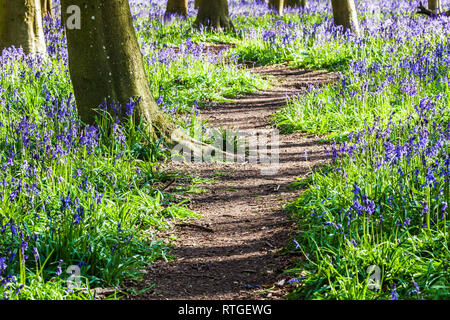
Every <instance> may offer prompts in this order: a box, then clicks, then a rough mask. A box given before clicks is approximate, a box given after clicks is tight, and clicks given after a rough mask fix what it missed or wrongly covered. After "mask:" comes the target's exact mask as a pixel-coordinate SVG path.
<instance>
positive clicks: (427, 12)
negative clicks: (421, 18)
mask: <svg viewBox="0 0 450 320" xmlns="http://www.w3.org/2000/svg"><path fill="white" fill-rule="evenodd" d="M417 9H419V11H417V12H416V13H417V14H424V15H426V16H429V17H434V16H441V15H442V16H446V17H450V10H448V11H443V12H441V13H434V12H433V11H431V10H430V9H427V8H425V7H424V6H423V4H422V1H421V2H420V3H419V6H418V7H417Z"/></svg>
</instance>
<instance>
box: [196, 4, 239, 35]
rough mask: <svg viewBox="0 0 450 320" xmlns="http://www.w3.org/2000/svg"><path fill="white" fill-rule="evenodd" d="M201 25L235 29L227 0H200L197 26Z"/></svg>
mask: <svg viewBox="0 0 450 320" xmlns="http://www.w3.org/2000/svg"><path fill="white" fill-rule="evenodd" d="M200 25H203V26H206V27H209V28H212V29H219V30H221V29H223V30H229V29H233V24H232V23H231V19H230V14H229V12H228V1H227V0H200V1H199V9H198V14H197V20H196V21H195V26H196V27H199V26H200Z"/></svg>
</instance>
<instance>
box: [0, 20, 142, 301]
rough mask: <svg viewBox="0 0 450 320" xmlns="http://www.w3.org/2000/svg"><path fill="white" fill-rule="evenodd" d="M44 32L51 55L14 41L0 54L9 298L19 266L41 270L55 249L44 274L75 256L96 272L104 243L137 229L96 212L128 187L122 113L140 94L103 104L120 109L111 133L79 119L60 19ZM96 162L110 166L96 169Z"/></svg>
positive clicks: (0, 211) (3, 248) (0, 276)
mask: <svg viewBox="0 0 450 320" xmlns="http://www.w3.org/2000/svg"><path fill="white" fill-rule="evenodd" d="M45 35H46V37H47V43H48V52H49V55H50V57H51V59H44V58H42V57H40V56H37V55H35V56H32V55H25V54H24V53H23V50H22V49H21V48H19V49H16V48H14V47H12V48H9V49H5V50H3V52H2V54H1V55H0V148H1V150H2V152H1V154H0V168H1V170H0V292H1V293H2V294H3V295H4V296H3V297H0V298H4V299H9V298H14V297H15V296H17V295H18V294H20V293H21V292H22V290H23V288H24V285H23V283H20V284H18V283H17V275H18V274H19V270H20V269H21V268H22V267H23V266H26V268H27V269H29V270H36V268H38V269H39V268H40V267H41V266H42V263H43V262H44V261H45V260H46V258H47V255H48V254H50V253H51V252H50V251H51V250H52V248H53V249H54V251H53V254H52V255H51V259H50V260H49V261H47V263H46V265H45V269H44V275H43V277H44V278H45V279H49V278H51V277H57V278H58V277H63V276H65V275H64V272H63V270H64V268H65V267H67V265H69V264H80V265H82V266H83V265H86V263H89V264H90V269H89V272H91V273H92V274H96V273H97V274H96V276H97V277H98V275H99V274H98V272H100V270H101V268H102V264H101V263H98V265H96V262H95V261H98V258H99V256H98V255H99V254H100V251H101V250H106V251H110V253H111V254H108V255H106V256H109V257H115V256H117V257H119V256H121V255H122V254H124V253H125V252H127V251H126V250H121V248H122V247H123V246H127V245H128V244H129V243H131V238H132V237H130V236H127V237H121V236H120V234H122V233H127V232H129V231H128V229H126V228H123V229H124V230H123V229H120V230H119V229H118V228H117V224H118V223H119V222H117V221H113V219H112V217H110V218H109V219H106V220H104V221H103V219H101V220H99V221H95V219H96V218H94V217H96V216H97V217H98V213H101V212H102V211H103V210H106V209H105V207H104V206H106V205H108V204H107V203H106V201H105V197H106V196H105V189H106V188H113V189H114V188H116V185H118V184H119V181H120V183H123V184H127V185H126V186H127V188H126V189H125V193H129V192H132V188H131V187H128V183H129V182H128V181H127V180H126V179H121V177H116V176H117V173H118V172H119V173H120V174H123V175H124V176H125V173H124V172H123V171H124V169H125V168H126V167H127V166H130V165H131V164H128V162H127V161H128V159H123V158H122V156H123V154H124V153H125V151H127V146H126V144H125V140H126V137H125V129H124V127H125V123H124V122H122V121H118V119H119V118H121V119H122V118H124V117H126V118H128V119H131V118H132V117H133V115H134V112H135V108H136V104H137V103H138V100H130V101H129V102H128V103H126V104H125V105H124V106H123V107H122V106H120V107H119V106H118V105H117V104H108V105H107V104H103V105H102V106H101V107H100V108H99V112H100V113H101V112H102V111H106V112H108V113H109V114H111V115H114V118H113V119H114V122H113V124H112V128H111V129H112V130H111V132H110V133H111V134H112V135H108V136H106V135H105V130H104V128H103V129H102V127H101V123H100V126H99V125H84V124H82V123H81V122H80V121H79V119H78V115H77V111H76V106H75V99H74V97H73V94H72V92H71V89H70V87H69V86H68V85H67V83H68V80H69V74H68V70H67V52H66V45H65V38H64V35H63V32H62V28H61V25H60V22H59V20H57V19H55V20H52V19H46V20H45ZM56 60H58V63H56ZM13 83H14V86H12V85H11V84H13ZM105 139H106V140H109V141H114V142H115V143H114V146H115V148H114V149H111V148H110V146H109V145H111V144H109V145H107V151H108V153H107V154H106V155H107V156H112V159H109V158H105V148H106V147H105V142H104V141H103V140H105ZM102 144H103V145H102ZM111 150H112V151H113V153H112V154H111V153H110V152H109V151H111ZM103 158H105V160H104V164H101V161H100V162H99V159H103ZM118 160H120V162H119V161H118ZM110 162H111V163H110ZM121 163H122V164H121ZM123 163H125V164H126V165H125V166H124V165H123ZM99 164H100V165H105V166H107V167H108V168H110V170H111V171H106V170H105V171H102V170H101V169H98V168H96V167H95V166H99ZM115 168H116V169H115ZM132 171H133V172H134V169H133V170H132ZM126 177H128V178H130V177H129V176H126ZM139 177H140V174H137V175H135V176H134V178H136V179H138V178H139ZM99 181H104V182H101V183H99ZM136 181H138V180H136ZM116 189H118V187H117V188H116ZM117 194H119V193H117ZM109 201H117V199H115V198H113V199H111V200H109ZM123 201H125V202H126V201H127V200H126V199H124V200H123ZM116 205H119V203H116ZM108 210H111V209H110V208H108ZM114 210H116V209H114ZM109 212H111V211H109ZM99 231H101V232H103V233H104V234H105V235H106V234H111V235H117V237H116V239H115V240H114V241H111V243H103V246H104V249H101V250H100V251H99V249H98V248H97V249H95V250H94V246H95V245H96V244H95V243H94V242H93V239H94V238H97V240H96V241H98V234H97V233H98V232H99ZM113 239H114V238H113ZM68 244H70V245H69V246H68ZM105 263H106V262H105Z"/></svg>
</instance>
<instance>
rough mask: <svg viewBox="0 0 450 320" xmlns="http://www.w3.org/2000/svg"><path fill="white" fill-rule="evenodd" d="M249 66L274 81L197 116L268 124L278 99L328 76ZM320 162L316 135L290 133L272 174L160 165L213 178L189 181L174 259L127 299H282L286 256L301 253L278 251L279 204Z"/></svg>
mask: <svg viewBox="0 0 450 320" xmlns="http://www.w3.org/2000/svg"><path fill="white" fill-rule="evenodd" d="M252 71H253V72H255V73H259V74H261V75H270V76H274V77H276V78H277V81H276V82H275V84H274V86H273V87H272V88H271V89H269V90H267V91H261V92H258V93H257V94H253V95H247V96H240V97H237V98H236V99H234V101H233V102H232V103H226V104H223V103H222V104H215V105H212V106H210V107H208V108H205V109H202V110H201V117H203V118H204V119H208V120H209V124H210V126H212V127H214V126H215V127H228V128H234V129H240V130H242V131H245V132H247V133H249V134H252V132H255V129H265V128H268V126H269V125H270V124H269V123H270V121H269V120H270V117H271V115H272V114H273V113H274V112H276V111H277V110H279V109H280V108H281V107H283V106H284V105H285V100H286V96H292V95H295V94H301V93H302V92H304V91H305V90H306V88H307V87H308V85H310V84H312V85H314V86H320V85H322V84H324V83H328V82H331V81H334V80H335V79H336V74H332V73H326V72H312V71H308V70H297V69H290V68H288V67H287V66H285V65H280V66H269V67H255V68H253V70H252ZM326 161H327V157H326V154H325V152H324V144H323V143H321V142H320V137H318V136H314V135H306V134H300V133H296V134H287V135H280V136H279V163H280V166H279V170H278V172H277V173H276V174H275V175H261V166H262V164H229V163H228V164H225V163H219V164H217V163H215V164H206V163H205V164H195V163H194V164H189V165H187V164H179V163H171V164H168V167H169V168H170V169H173V170H174V171H178V172H180V171H181V172H188V173H191V174H192V173H193V174H195V175H196V176H199V177H203V178H213V179H214V182H213V183H205V184H203V185H200V186H197V187H200V188H204V189H206V190H207V191H206V192H205V193H200V194H195V195H192V196H191V204H190V208H191V209H193V210H194V211H196V212H199V213H201V214H202V217H201V218H200V219H198V220H192V221H190V223H185V224H179V225H178V226H177V228H176V230H175V233H174V234H175V236H176V237H177V241H176V242H175V247H174V249H173V251H172V252H171V254H173V255H174V256H176V258H177V259H176V260H174V261H171V262H165V261H161V262H158V263H156V264H154V265H152V267H151V268H150V269H149V270H147V273H146V276H145V279H144V281H143V282H141V283H137V284H135V286H136V287H138V288H139V287H140V288H145V287H149V286H150V285H152V284H154V283H156V286H155V287H154V289H152V290H151V291H147V292H146V293H145V294H143V295H141V296H138V297H136V298H135V299H220V300H228V299H233V300H236V299H282V298H283V296H284V295H285V294H287V293H288V292H289V291H290V290H291V289H292V288H290V286H289V285H287V284H286V282H285V281H287V280H289V279H290V278H291V277H290V276H289V275H287V274H283V273H282V272H283V271H284V270H285V269H287V268H289V267H292V260H293V259H294V258H301V257H300V256H299V255H298V254H295V253H286V252H283V248H284V247H285V245H286V244H287V243H288V242H289V241H290V237H291V231H292V229H293V222H292V221H291V220H290V218H289V215H288V214H287V213H285V212H284V211H283V210H282V206H283V205H284V204H286V203H287V202H289V201H292V200H294V199H296V198H297V197H298V195H299V193H300V191H299V190H298V189H297V190H295V189H293V188H289V185H290V184H291V183H292V182H295V181H297V177H300V178H301V177H305V176H307V175H308V174H309V173H310V172H311V168H312V167H313V166H315V165H317V164H319V163H323V162H326ZM283 280H284V281H283ZM283 282H284V283H283Z"/></svg>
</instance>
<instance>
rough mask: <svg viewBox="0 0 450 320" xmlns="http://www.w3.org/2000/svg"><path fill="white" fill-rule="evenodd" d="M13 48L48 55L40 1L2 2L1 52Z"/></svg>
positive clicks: (8, 0) (6, 0) (0, 0)
mask: <svg viewBox="0 0 450 320" xmlns="http://www.w3.org/2000/svg"><path fill="white" fill-rule="evenodd" d="M11 46H15V47H17V48H18V47H22V48H23V50H24V52H25V53H27V54H28V53H32V54H46V51H47V46H46V43H45V38H44V31H43V28H42V15H41V3H40V0H13V1H12V0H0V52H1V51H2V50H3V49H4V48H9V47H11Z"/></svg>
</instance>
